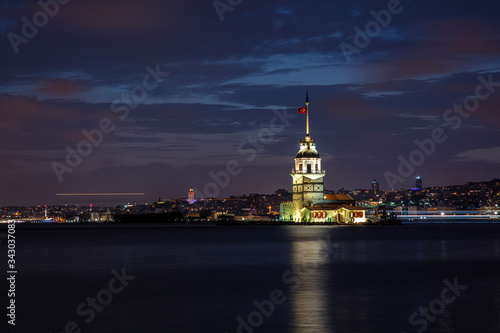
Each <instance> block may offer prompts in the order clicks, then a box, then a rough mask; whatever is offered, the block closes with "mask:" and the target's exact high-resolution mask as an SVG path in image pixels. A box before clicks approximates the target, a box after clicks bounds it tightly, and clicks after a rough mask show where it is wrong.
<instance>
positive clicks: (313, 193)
mask: <svg viewBox="0 0 500 333" xmlns="http://www.w3.org/2000/svg"><path fill="white" fill-rule="evenodd" d="M323 179H324V177H323V176H321V177H319V178H313V179H310V178H309V177H307V175H305V176H304V186H303V191H304V193H303V204H304V206H312V205H315V204H319V203H322V202H323V196H324V191H323V190H324V188H323V186H324V185H323Z"/></svg>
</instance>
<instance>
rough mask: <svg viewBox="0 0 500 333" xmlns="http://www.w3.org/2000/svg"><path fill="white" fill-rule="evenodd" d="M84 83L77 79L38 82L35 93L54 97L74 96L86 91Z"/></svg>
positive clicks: (86, 85)
mask: <svg viewBox="0 0 500 333" xmlns="http://www.w3.org/2000/svg"><path fill="white" fill-rule="evenodd" d="M88 90H89V87H88V84H87V82H86V81H84V80H79V79H63V78H51V79H46V80H43V81H40V82H39V87H38V89H37V91H38V92H39V93H42V94H47V95H54V96H66V95H74V94H78V93H81V92H85V91H88Z"/></svg>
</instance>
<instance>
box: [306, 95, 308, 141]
mask: <svg viewBox="0 0 500 333" xmlns="http://www.w3.org/2000/svg"><path fill="white" fill-rule="evenodd" d="M306 136H309V90H308V89H306Z"/></svg>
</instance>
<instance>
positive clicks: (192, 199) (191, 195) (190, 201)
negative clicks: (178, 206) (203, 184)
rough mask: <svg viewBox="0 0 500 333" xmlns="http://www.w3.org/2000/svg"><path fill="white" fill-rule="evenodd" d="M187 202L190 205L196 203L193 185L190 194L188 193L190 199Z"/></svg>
mask: <svg viewBox="0 0 500 333" xmlns="http://www.w3.org/2000/svg"><path fill="white" fill-rule="evenodd" d="M187 201H188V203H189V204H190V205H192V204H193V203H194V202H195V200H194V190H193V185H191V186H190V187H189V192H188V199H187Z"/></svg>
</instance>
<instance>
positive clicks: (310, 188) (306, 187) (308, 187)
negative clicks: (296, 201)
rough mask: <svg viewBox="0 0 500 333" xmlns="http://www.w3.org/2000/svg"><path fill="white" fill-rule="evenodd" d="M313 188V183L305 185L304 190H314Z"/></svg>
mask: <svg viewBox="0 0 500 333" xmlns="http://www.w3.org/2000/svg"><path fill="white" fill-rule="evenodd" d="M312 190H313V185H309V184H308V185H304V191H312Z"/></svg>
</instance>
